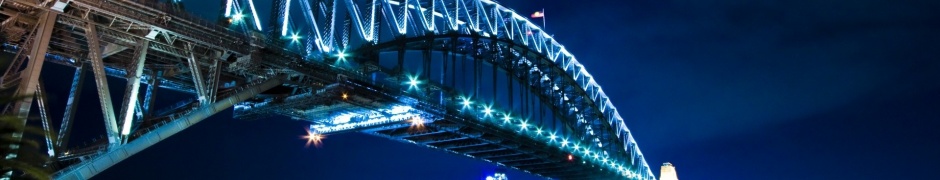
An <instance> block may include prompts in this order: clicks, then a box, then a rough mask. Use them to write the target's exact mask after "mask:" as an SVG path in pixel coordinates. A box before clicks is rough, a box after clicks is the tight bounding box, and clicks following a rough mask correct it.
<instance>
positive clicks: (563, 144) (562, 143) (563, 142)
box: [561, 138, 568, 147]
mask: <svg viewBox="0 0 940 180" xmlns="http://www.w3.org/2000/svg"><path fill="white" fill-rule="evenodd" d="M567 145H568V139H567V138H566V139H562V140H561V147H565V146H567Z"/></svg>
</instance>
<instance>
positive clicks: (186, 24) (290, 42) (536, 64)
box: [0, 0, 655, 179]
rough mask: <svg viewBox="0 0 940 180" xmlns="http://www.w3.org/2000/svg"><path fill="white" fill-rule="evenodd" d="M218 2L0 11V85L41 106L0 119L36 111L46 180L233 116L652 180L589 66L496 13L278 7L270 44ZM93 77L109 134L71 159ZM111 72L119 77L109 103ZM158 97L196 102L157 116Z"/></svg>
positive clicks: (35, 3) (366, 0)
mask: <svg viewBox="0 0 940 180" xmlns="http://www.w3.org/2000/svg"><path fill="white" fill-rule="evenodd" d="M224 2H225V3H224V4H223V5H224V9H225V11H224V17H226V18H229V19H228V23H223V24H218V23H210V22H208V21H204V20H201V19H198V18H195V17H192V16H191V15H189V14H188V13H186V12H182V11H181V9H180V8H173V7H172V6H170V5H168V4H163V3H157V2H156V1H152V0H128V1H108V0H71V1H62V0H8V1H0V9H3V10H2V11H0V12H2V15H0V20H2V25H0V32H2V34H3V35H4V36H6V37H7V39H9V42H5V44H4V46H5V47H11V48H5V49H6V50H7V51H8V53H15V54H16V56H15V57H14V58H13V59H12V63H11V64H12V65H11V66H10V67H9V68H7V70H6V71H5V73H4V74H3V76H2V77H0V86H2V87H16V89H15V92H16V94H19V95H30V97H32V96H35V97H37V98H35V99H33V98H27V99H24V100H22V101H20V102H16V103H12V104H10V105H8V106H6V108H5V109H4V112H5V113H10V114H16V115H17V116H19V117H23V118H25V117H27V116H28V115H29V114H30V113H29V112H30V107H31V103H32V102H33V101H34V100H35V101H37V103H38V104H39V106H40V109H39V112H40V113H39V114H40V116H41V120H42V122H41V123H42V125H43V127H44V129H45V132H46V133H45V134H44V136H45V137H46V146H47V147H46V148H47V151H48V153H49V155H50V157H53V158H52V161H51V162H50V163H49V165H50V166H51V167H54V168H57V169H59V171H58V173H56V175H55V176H54V178H56V179H86V178H89V177H91V176H93V175H95V174H97V173H98V172H101V171H103V170H104V169H105V168H107V167H110V166H112V165H114V164H115V163H117V162H119V161H121V160H123V159H124V158H126V157H128V156H130V155H133V154H134V153H136V152H139V151H140V150H142V149H144V148H147V147H149V146H150V145H153V144H154V143H156V142H158V141H159V140H161V139H163V138H167V137H168V136H170V135H172V134H174V133H175V132H178V131H180V130H183V129H185V128H186V127H188V126H190V125H192V124H194V123H196V122H199V121H200V120H202V119H204V118H205V117H208V116H211V115H212V114H214V113H216V112H219V111H221V110H223V109H225V108H228V107H231V106H234V107H235V111H236V114H235V117H236V118H248V119H250V118H259V117H262V116H268V115H284V116H287V117H290V118H292V119H295V120H304V121H310V122H311V124H312V125H311V127H310V129H311V133H315V134H332V133H342V132H363V133H367V134H372V135H376V136H381V137H386V138H389V139H392V140H396V141H401V142H406V143H412V144H417V145H421V146H425V147H429V148H435V149H440V150H443V151H447V152H452V153H455V154H460V155H464V156H469V157H473V158H477V159H481V160H484V161H489V162H493V163H496V164H498V165H501V166H506V167H509V168H515V169H519V170H522V171H525V172H529V173H532V174H535V175H540V176H544V177H550V178H560V179H594V178H628V179H655V177H653V174H652V171H651V170H650V167H649V166H648V164H647V163H646V162H645V160H644V159H645V158H643V155H642V153H641V152H640V150H639V148H638V147H637V145H636V142H635V141H634V139H633V137H632V134H631V133H630V131H629V130H628V129H627V127H626V125H625V123H624V120H623V118H621V116H620V115H619V113H618V112H617V109H616V108H615V107H614V106H613V104H612V103H611V102H610V100H609V98H608V97H607V96H606V95H605V93H604V91H603V90H602V89H601V87H600V86H599V85H598V84H597V82H596V81H594V80H593V78H592V76H591V75H590V74H589V73H588V72H587V70H585V68H584V67H583V66H582V65H581V64H580V63H578V60H577V59H576V58H575V57H574V56H573V55H571V53H569V52H568V51H567V50H566V49H565V48H564V46H562V45H561V44H559V43H558V42H556V41H555V40H554V39H553V38H552V36H550V35H549V34H548V33H546V32H543V31H542V30H541V29H540V28H539V27H538V26H536V25H535V24H533V23H532V22H530V21H529V20H528V19H527V18H525V17H524V16H522V15H519V14H517V13H515V12H513V11H512V10H510V9H508V8H505V7H503V6H501V5H499V4H497V3H496V2H493V1H490V0H427V1H420V0H404V1H394V0H275V1H272V2H271V3H273V4H274V5H275V6H274V7H275V8H276V9H275V11H273V12H272V16H271V19H270V21H271V22H269V25H268V27H267V28H268V29H267V30H269V31H268V32H269V33H266V32H264V31H262V30H263V28H262V26H261V21H260V20H259V17H258V13H257V11H256V9H255V5H254V2H253V1H252V0H224ZM292 8H294V10H299V12H300V13H301V14H303V17H302V18H303V20H302V21H292V19H291V18H297V17H291V16H290V14H291V13H290V12H291V11H292ZM243 12H246V13H243ZM247 12H250V13H247ZM294 22H301V23H299V24H292V23H294ZM47 60H48V61H49V62H52V63H55V64H59V65H64V66H70V67H75V68H76V72H75V74H74V77H73V81H72V85H71V90H70V95H69V99H68V102H67V104H66V106H67V107H66V108H65V109H66V110H65V112H64V115H63V117H64V118H63V119H62V120H61V121H54V120H50V119H49V118H48V115H47V114H48V113H57V112H48V111H47V110H46V106H48V105H50V104H49V103H48V102H46V100H45V98H44V97H45V91H44V87H43V86H42V81H40V78H39V76H40V73H41V71H42V66H43V63H44V62H45V61H47ZM387 62H391V65H388V64H389V63H387ZM406 62H408V63H406ZM413 62H417V65H413V66H412V65H410V64H414V63H413ZM89 68H90V71H91V72H92V76H93V77H94V79H95V84H96V86H97V88H98V89H99V90H98V91H97V95H98V96H99V100H100V102H99V103H100V104H101V108H102V110H101V111H102V113H103V114H104V121H103V122H104V123H103V125H104V126H105V127H106V128H105V129H106V132H104V133H103V134H104V137H105V138H102V139H101V140H100V141H94V142H93V143H91V145H86V146H82V147H73V146H69V145H68V144H69V141H74V140H70V137H69V136H70V135H69V134H70V133H71V129H72V126H73V124H74V122H73V119H74V117H75V113H76V109H77V107H76V105H77V103H78V100H79V99H80V97H79V94H81V89H82V86H83V84H84V82H83V77H84V76H85V75H86V72H87V71H88V69H89ZM489 73H491V74H489ZM109 76H110V77H116V78H123V79H126V80H127V83H126V88H125V92H124V94H123V98H122V99H121V100H120V101H114V102H119V103H118V104H116V105H118V107H113V105H115V104H112V103H113V102H112V100H111V99H110V97H111V95H110V92H109V91H108V88H109V87H108V82H107V81H108V78H107V77H109ZM489 78H492V79H489ZM500 82H502V83H500ZM144 84H146V88H142V85H144ZM492 84H499V85H492ZM161 88H163V89H170V90H174V91H179V92H185V93H189V94H192V95H193V96H194V99H195V101H184V102H181V103H178V104H177V105H174V106H171V107H163V108H157V107H153V106H154V102H155V101H156V100H157V99H159V98H157V96H158V95H159V93H157V91H158V90H159V89H161ZM490 88H491V89H490ZM140 91H144V92H140ZM141 96H143V97H141ZM487 96H489V97H487ZM499 97H505V98H506V99H508V100H504V101H500V100H495V99H496V98H499ZM141 98H142V100H140V99H141ZM497 102H501V103H497ZM115 108H119V109H117V110H118V111H115ZM157 109H161V110H157ZM115 112H117V113H115ZM23 124H24V125H26V124H27V122H25V121H24V122H23ZM56 125H58V126H56ZM167 125H170V126H167ZM56 128H58V129H56ZM55 132H58V134H57V135H54V134H55ZM21 137H22V135H17V137H16V138H21ZM573 157H577V158H573ZM6 158H16V154H8V155H6ZM10 176H12V174H11V173H10V172H7V174H6V175H5V176H4V177H10Z"/></svg>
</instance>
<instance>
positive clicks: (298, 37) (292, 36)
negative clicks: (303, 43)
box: [290, 34, 300, 41]
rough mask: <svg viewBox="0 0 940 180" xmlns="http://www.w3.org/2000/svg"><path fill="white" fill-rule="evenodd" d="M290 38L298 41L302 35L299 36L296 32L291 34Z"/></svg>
mask: <svg viewBox="0 0 940 180" xmlns="http://www.w3.org/2000/svg"><path fill="white" fill-rule="evenodd" d="M290 39H292V40H294V41H297V40H300V36H298V35H296V34H294V35H290Z"/></svg>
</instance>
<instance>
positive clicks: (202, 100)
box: [186, 44, 209, 106]
mask: <svg viewBox="0 0 940 180" xmlns="http://www.w3.org/2000/svg"><path fill="white" fill-rule="evenodd" d="M193 46H195V45H192V44H190V45H189V48H187V49H188V50H187V51H189V52H187V53H189V58H186V60H187V62H188V64H189V72H190V73H192V77H193V84H194V86H195V87H196V95H197V96H199V97H198V99H199V105H200V106H204V105H207V104H208V101H209V97H208V94H207V93H206V92H207V91H206V83H205V80H204V79H203V78H202V72H201V70H200V69H199V60H198V59H196V54H195V52H193Z"/></svg>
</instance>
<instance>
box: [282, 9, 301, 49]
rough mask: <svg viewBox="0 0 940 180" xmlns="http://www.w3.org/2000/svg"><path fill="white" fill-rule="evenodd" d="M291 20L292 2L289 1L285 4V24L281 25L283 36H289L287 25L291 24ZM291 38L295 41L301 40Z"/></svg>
mask: <svg viewBox="0 0 940 180" xmlns="http://www.w3.org/2000/svg"><path fill="white" fill-rule="evenodd" d="M289 18H290V0H287V1H286V2H284V23H281V25H282V27H281V36H286V35H287V25H288V24H289V22H288V20H289ZM294 36H295V37H296V36H297V35H294ZM291 38H292V39H294V40H295V41H296V40H297V39H299V38H294V37H291Z"/></svg>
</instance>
